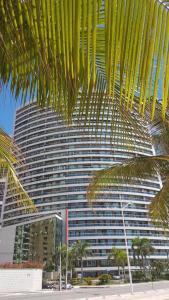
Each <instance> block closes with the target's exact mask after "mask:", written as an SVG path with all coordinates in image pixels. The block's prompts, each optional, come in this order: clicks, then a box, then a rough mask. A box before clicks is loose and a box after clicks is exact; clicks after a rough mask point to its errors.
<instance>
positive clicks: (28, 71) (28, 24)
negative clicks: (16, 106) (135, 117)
mask: <svg viewBox="0 0 169 300" xmlns="http://www.w3.org/2000/svg"><path fill="white" fill-rule="evenodd" d="M168 4H169V1H157V0H142V1H140V0H135V1H133V0H128V1H125V0H118V1H117V0H112V1H109V0H69V1H68V0H24V1H21V0H18V1H15V0H8V1H6V0H0V19H1V27H0V77H1V80H2V82H3V83H4V84H9V85H10V88H11V91H12V92H13V94H14V95H15V97H16V98H17V97H18V96H19V94H20V93H21V95H22V103H23V104H24V103H25V101H26V99H27V98H29V99H33V98H36V99H37V103H38V104H39V105H40V106H42V107H49V106H50V107H52V108H53V109H55V110H57V111H58V112H61V113H62V114H63V115H64V116H65V118H66V119H68V120H71V118H72V115H73V111H74V108H75V107H76V105H77V98H78V95H79V93H81V91H82V90H83V93H85V95H86V97H87V96H88V98H90V97H89V96H90V95H91V91H94V92H95V93H96V94H98V95H99V97H100V99H102V100H100V101H103V102H104V101H105V97H104V96H103V93H105V94H106V95H108V96H109V97H111V98H112V101H113V100H114V95H115V89H116V85H118V86H120V97H119V98H120V99H118V101H121V103H122V102H123V104H124V107H126V109H132V107H134V106H135V98H134V95H135V91H136V88H137V90H139V91H140V100H139V111H140V113H141V114H144V113H145V109H146V103H147V102H148V101H150V102H151V104H152V109H151V117H152V118H153V117H154V113H155V111H156V106H157V101H156V100H157V94H158V87H159V74H160V70H161V68H163V78H162V93H163V100H162V117H163V120H164V119H165V117H166V111H167V109H168V90H169V80H168V79H169V71H168V70H169V46H168V45H169V12H168V6H167V5H168ZM98 72H101V73H102V77H103V78H104V82H105V84H103V85H102V84H101V83H102V79H101V78H99V79H98V78H97V73H98ZM154 78H155V80H154ZM97 80H99V82H97ZM154 81H155V83H154ZM150 91H151V94H150ZM150 96H153V97H150ZM147 99H149V100H147ZM82 101H83V100H82ZM91 105H92V103H91ZM91 105H88V106H87V107H86V111H87V114H88V113H89V112H90V109H91ZM82 106H83V103H82ZM95 109H96V110H97V111H99V109H100V104H99V103H98V104H97V105H96V104H95ZM81 112H82V111H81Z"/></svg>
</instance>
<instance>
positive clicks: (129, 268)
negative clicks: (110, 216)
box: [121, 202, 133, 294]
mask: <svg viewBox="0 0 169 300" xmlns="http://www.w3.org/2000/svg"><path fill="white" fill-rule="evenodd" d="M129 204H130V202H129V203H127V204H126V205H124V206H123V205H122V203H121V213H122V221H123V228H124V239H125V247H126V255H127V265H128V271H129V279H130V291H131V294H133V281H132V274H131V265H130V258H129V250H128V242H127V233H126V225H125V219H124V210H125V209H126V207H127V206H128V205H129Z"/></svg>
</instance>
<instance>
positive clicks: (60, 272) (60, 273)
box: [59, 242, 62, 291]
mask: <svg viewBox="0 0 169 300" xmlns="http://www.w3.org/2000/svg"><path fill="white" fill-rule="evenodd" d="M61 247H62V246H61V242H60V245H59V248H60V251H59V291H61V290H62V253H61Z"/></svg>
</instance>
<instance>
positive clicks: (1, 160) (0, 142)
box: [0, 129, 36, 212]
mask: <svg viewBox="0 0 169 300" xmlns="http://www.w3.org/2000/svg"><path fill="white" fill-rule="evenodd" d="M18 157H19V158H18ZM18 167H19V168H22V167H24V160H23V157H22V155H21V152H20V150H19V148H18V147H17V145H16V144H15V143H14V141H13V139H12V138H11V137H10V136H8V135H7V134H6V133H5V132H4V131H3V130H2V129H0V180H5V181H6V180H7V181H8V195H11V196H13V195H14V194H15V198H16V200H17V205H18V206H22V207H23V208H25V210H26V211H27V212H36V208H35V205H34V203H33V202H32V200H31V198H30V197H29V195H28V194H27V192H26V191H25V189H24V188H23V186H22V183H21V181H20V180H19V178H18V176H17V172H16V168H18Z"/></svg>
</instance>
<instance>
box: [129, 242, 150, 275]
mask: <svg viewBox="0 0 169 300" xmlns="http://www.w3.org/2000/svg"><path fill="white" fill-rule="evenodd" d="M132 250H133V259H134V263H135V264H137V265H139V267H140V270H142V271H143V273H144V277H145V278H146V265H147V256H149V255H150V254H152V253H153V251H154V248H153V247H152V245H151V242H150V241H149V240H148V239H146V238H142V239H141V238H139V237H137V238H135V239H133V240H132Z"/></svg>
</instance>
